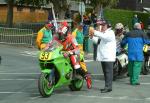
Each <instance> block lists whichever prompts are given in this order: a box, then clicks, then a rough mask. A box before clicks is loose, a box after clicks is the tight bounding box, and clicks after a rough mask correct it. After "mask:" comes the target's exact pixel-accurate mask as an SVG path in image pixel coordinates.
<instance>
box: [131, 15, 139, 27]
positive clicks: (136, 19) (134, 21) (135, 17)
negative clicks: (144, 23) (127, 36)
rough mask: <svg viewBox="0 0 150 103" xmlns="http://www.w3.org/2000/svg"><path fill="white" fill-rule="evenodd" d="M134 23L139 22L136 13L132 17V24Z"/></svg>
mask: <svg viewBox="0 0 150 103" xmlns="http://www.w3.org/2000/svg"><path fill="white" fill-rule="evenodd" d="M135 23H139V18H138V16H137V14H135V15H134V17H133V19H132V25H133V26H134V24H135Z"/></svg>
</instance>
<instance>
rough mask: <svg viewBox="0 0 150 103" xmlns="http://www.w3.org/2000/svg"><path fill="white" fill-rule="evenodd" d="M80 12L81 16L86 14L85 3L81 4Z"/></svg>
mask: <svg viewBox="0 0 150 103" xmlns="http://www.w3.org/2000/svg"><path fill="white" fill-rule="evenodd" d="M79 12H80V14H82V13H84V12H85V4H84V2H79Z"/></svg>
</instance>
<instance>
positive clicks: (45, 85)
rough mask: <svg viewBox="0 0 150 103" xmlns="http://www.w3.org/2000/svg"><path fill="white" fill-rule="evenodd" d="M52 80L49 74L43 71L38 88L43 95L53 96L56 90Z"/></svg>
mask: <svg viewBox="0 0 150 103" xmlns="http://www.w3.org/2000/svg"><path fill="white" fill-rule="evenodd" d="M50 81H52V80H49V74H46V73H41V75H40V78H39V80H38V88H39V92H40V94H41V95H42V97H49V96H51V94H52V92H53V90H54V85H53V83H52V82H51V84H50Z"/></svg>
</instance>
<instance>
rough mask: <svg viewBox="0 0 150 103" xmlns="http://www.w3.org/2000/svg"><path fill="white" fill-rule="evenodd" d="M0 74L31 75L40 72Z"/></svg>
mask: <svg viewBox="0 0 150 103" xmlns="http://www.w3.org/2000/svg"><path fill="white" fill-rule="evenodd" d="M0 74H13V75H22V74H27V75H33V74H41V73H4V72H3V73H0Z"/></svg>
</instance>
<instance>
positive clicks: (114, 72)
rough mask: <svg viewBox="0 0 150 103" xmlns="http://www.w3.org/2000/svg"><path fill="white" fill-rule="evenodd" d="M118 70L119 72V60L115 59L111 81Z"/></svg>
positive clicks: (115, 77) (115, 76)
mask: <svg viewBox="0 0 150 103" xmlns="http://www.w3.org/2000/svg"><path fill="white" fill-rule="evenodd" d="M118 72H119V62H118V60H116V61H115V63H114V66H113V81H115V80H116V79H117V76H118Z"/></svg>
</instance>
